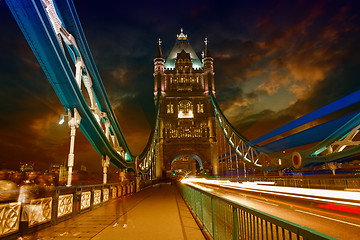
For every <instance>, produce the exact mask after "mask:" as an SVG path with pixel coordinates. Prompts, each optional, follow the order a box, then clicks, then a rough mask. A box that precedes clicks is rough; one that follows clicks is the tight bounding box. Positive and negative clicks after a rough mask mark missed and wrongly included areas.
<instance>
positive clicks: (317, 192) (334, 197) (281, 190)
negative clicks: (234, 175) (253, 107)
mask: <svg viewBox="0 0 360 240" xmlns="http://www.w3.org/2000/svg"><path fill="white" fill-rule="evenodd" d="M182 182H183V183H185V184H189V183H192V185H193V186H194V184H195V185H196V186H198V185H197V184H196V183H205V184H209V185H215V186H220V187H226V188H232V189H238V190H243V191H250V192H258V193H268V194H274V195H280V196H286V197H294V198H301V199H308V200H316V201H321V202H331V203H335V204H346V205H352V206H356V207H360V192H352V191H340V190H324V189H308V188H293V187H281V186H271V185H273V184H274V183H273V182H269V183H267V182H242V183H239V182H230V181H228V180H209V179H204V178H187V179H183V180H182ZM349 201H352V202H349Z"/></svg>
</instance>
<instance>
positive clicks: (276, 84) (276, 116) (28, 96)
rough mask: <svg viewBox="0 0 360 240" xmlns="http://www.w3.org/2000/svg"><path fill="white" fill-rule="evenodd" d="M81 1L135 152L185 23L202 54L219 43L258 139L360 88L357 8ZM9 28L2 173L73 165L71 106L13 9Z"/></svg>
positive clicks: (88, 155)
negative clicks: (157, 65) (156, 80)
mask: <svg viewBox="0 0 360 240" xmlns="http://www.w3.org/2000/svg"><path fill="white" fill-rule="evenodd" d="M74 3H75V6H76V10H77V12H78V15H79V18H80V21H81V23H82V26H83V28H84V32H85V35H86V37H87V41H88V43H89V46H90V49H91V52H92V54H93V57H94V60H95V62H96V64H97V67H98V70H99V73H100V75H101V77H102V81H103V84H104V86H105V89H106V91H107V93H108V97H109V100H110V102H111V105H112V107H113V110H114V112H115V114H116V117H117V119H118V121H119V123H120V126H121V129H122V130H123V132H124V135H125V138H126V140H127V141H128V144H129V146H130V148H131V150H132V152H133V153H135V154H139V153H140V152H141V150H142V149H143V147H144V146H145V144H146V142H147V139H148V136H149V134H150V131H151V127H152V125H153V123H154V102H153V76H152V71H153V58H154V55H155V52H156V47H157V43H156V42H157V39H158V38H159V37H160V38H161V39H162V42H163V44H162V50H163V53H164V57H165V58H166V57H167V54H169V52H170V50H171V49H172V47H173V44H174V43H175V39H176V34H178V33H179V30H180V28H181V27H182V28H184V31H185V33H187V34H188V36H189V39H190V43H191V45H192V46H193V48H194V50H195V51H196V52H197V53H198V56H200V54H201V51H203V50H204V42H203V40H204V38H205V37H207V38H208V39H209V49H210V52H211V54H212V56H213V57H214V59H215V62H214V67H215V73H216V74H215V84H216V96H217V101H218V103H219V105H220V107H221V109H222V110H223V112H224V113H225V115H226V116H227V117H228V118H229V120H230V121H231V122H232V123H233V125H234V126H235V127H236V128H237V129H238V130H239V132H241V133H243V134H244V135H245V136H246V137H247V138H249V139H252V138H255V137H258V136H260V135H262V134H264V133H266V132H268V131H270V130H272V129H274V128H277V127H280V126H281V125H283V124H285V123H287V122H290V121H291V120H294V119H296V118H297V117H300V116H302V115H304V114H307V113H309V112H311V111H313V110H315V109H318V108H320V107H322V106H324V105H326V104H329V103H331V102H332V101H334V100H336V99H339V98H341V97H343V96H346V95H347V94H349V93H351V92H353V91H355V90H358V89H359V84H358V81H359V79H360V71H359V70H360V69H359V68H360V67H359V66H360V47H359V44H358V43H359V42H360V20H359V13H358V9H359V6H358V4H357V2H356V1H346V2H342V1H330V0H329V1H326V0H324V1H315V2H314V1H295V2H294V1H277V2H275V3H274V2H272V1H260V2H259V1H257V2H254V3H252V2H246V3H244V2H242V1H239V2H235V3H234V2H219V1H212V0H210V1H207V2H206V3H205V2H203V1H191V2H190V1H185V2H181V3H180V2H177V3H165V2H164V3H162V4H161V5H159V4H154V3H153V2H149V1H140V2H136V4H135V3H132V2H121V3H120V2H117V1H109V2H107V3H106V4H104V3H103V2H100V1H86V2H83V1H74ZM139 6H141V7H139ZM0 26H1V29H2V34H1V36H0V46H1V47H0V63H1V64H0V80H1V81H0V89H1V91H0V100H1V101H0V111H1V115H0V135H1V137H0V146H1V149H0V150H1V151H0V153H1V155H0V157H1V159H2V161H1V164H2V165H1V166H0V168H10V169H17V168H18V162H19V161H20V160H28V161H32V162H35V163H36V166H37V167H38V169H41V170H44V169H47V168H48V167H49V164H50V163H61V162H63V161H64V159H66V158H67V154H68V151H69V128H68V127H67V126H66V125H61V126H59V125H58V124H57V122H58V119H59V115H60V114H64V113H65V109H64V107H63V106H62V105H61V103H60V101H59V100H58V98H57V96H56V94H55V92H54V90H53V89H52V87H51V85H50V83H49V81H48V80H47V79H46V76H45V74H44V73H43V71H42V69H41V67H40V65H39V64H38V62H37V60H36V58H35V57H34V54H33V53H32V51H31V49H30V47H29V46H28V44H27V42H26V41H25V38H24V36H23V35H22V33H21V31H20V30H19V27H18V26H17V24H16V22H15V20H14V18H13V16H12V15H11V13H10V11H9V10H8V8H7V6H6V4H5V2H4V1H0ZM83 92H84V93H85V90H83ZM358 109H359V106H358V105H357V106H352V107H350V108H347V109H345V110H344V111H343V112H341V113H338V115H341V114H345V113H346V112H351V111H353V110H358ZM335 115H336V114H335ZM335 115H334V116H331V117H335ZM338 115H336V116H338ZM323 120H326V119H321V120H320V122H321V121H323ZM317 123H318V122H314V123H312V124H317ZM81 164H84V165H86V166H87V167H88V169H89V170H90V171H101V162H100V156H99V155H98V154H97V153H96V151H95V150H94V149H93V148H92V146H91V145H90V143H89V142H88V141H87V140H86V139H85V137H84V135H83V134H82V133H81V132H80V131H79V130H78V131H77V136H76V147H75V169H78V168H80V165H81Z"/></svg>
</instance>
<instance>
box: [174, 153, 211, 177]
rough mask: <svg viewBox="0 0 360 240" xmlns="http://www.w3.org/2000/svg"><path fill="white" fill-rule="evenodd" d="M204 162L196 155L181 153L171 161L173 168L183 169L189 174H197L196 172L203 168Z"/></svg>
mask: <svg viewBox="0 0 360 240" xmlns="http://www.w3.org/2000/svg"><path fill="white" fill-rule="evenodd" d="M203 168H204V167H203V163H202V161H201V159H200V158H199V157H198V156H196V155H193V154H191V155H179V156H177V157H175V158H174V159H173V160H172V161H171V170H172V171H178V170H183V171H185V172H187V173H189V174H196V172H198V171H201V170H203Z"/></svg>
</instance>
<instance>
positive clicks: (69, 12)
mask: <svg viewBox="0 0 360 240" xmlns="http://www.w3.org/2000/svg"><path fill="white" fill-rule="evenodd" d="M53 1H54V2H55V4H56V6H57V8H58V10H59V11H60V12H59V14H60V15H61V19H62V21H63V24H64V25H65V28H66V30H67V31H68V32H69V33H71V34H72V35H73V36H74V38H75V39H76V43H77V45H78V48H79V50H80V52H81V54H82V57H83V60H84V62H85V65H86V67H87V69H88V71H89V73H90V75H91V78H92V80H93V90H94V93H95V99H96V102H97V103H98V105H99V108H100V110H101V111H103V112H106V113H107V115H108V118H109V121H110V123H111V126H112V127H113V128H114V133H115V134H116V136H117V139H118V141H119V143H120V145H121V146H122V147H123V148H124V150H125V151H126V152H128V153H129V154H130V155H131V156H132V157H134V156H133V155H132V154H131V151H130V149H129V147H128V145H127V143H126V140H125V137H124V135H123V134H122V131H121V129H120V126H119V123H118V121H117V119H116V116H115V114H114V112H113V110H112V108H111V105H110V101H109V99H108V97H107V94H106V90H105V87H104V85H103V83H102V81H101V77H100V74H99V72H98V70H97V67H96V64H95V61H94V59H93V57H92V54H91V51H90V48H89V46H88V44H87V41H86V37H85V34H84V31H83V29H82V26H81V23H80V20H79V18H78V15H77V13H76V9H75V6H74V3H73V1H72V0H53Z"/></svg>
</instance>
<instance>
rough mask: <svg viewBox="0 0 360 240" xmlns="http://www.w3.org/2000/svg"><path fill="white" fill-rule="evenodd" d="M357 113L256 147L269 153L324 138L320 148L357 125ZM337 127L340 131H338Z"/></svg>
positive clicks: (318, 146)
mask: <svg viewBox="0 0 360 240" xmlns="http://www.w3.org/2000/svg"><path fill="white" fill-rule="evenodd" d="M359 114H360V111H357V112H354V113H351V114H348V115H346V116H343V117H340V118H337V119H334V120H332V121H329V122H326V123H323V124H320V125H317V126H315V127H312V128H309V129H306V130H304V131H301V132H298V133H295V134H293V135H290V136H287V137H284V138H282V139H280V140H277V141H274V142H271V143H269V144H266V145H263V146H261V147H258V148H257V149H258V150H260V151H263V152H266V153H268V154H270V153H274V152H279V151H282V150H285V149H289V148H294V147H298V146H303V145H306V144H310V143H316V142H319V141H323V140H324V139H326V140H327V141H326V142H321V143H320V144H318V145H317V148H321V147H322V146H326V145H328V144H327V143H331V142H333V141H334V140H335V139H336V138H339V137H341V136H344V135H345V134H347V133H348V132H349V131H351V130H352V129H353V128H355V127H356V126H358V125H359V124H360V117H359ZM339 129H340V130H341V131H339ZM331 133H334V134H331Z"/></svg>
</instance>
